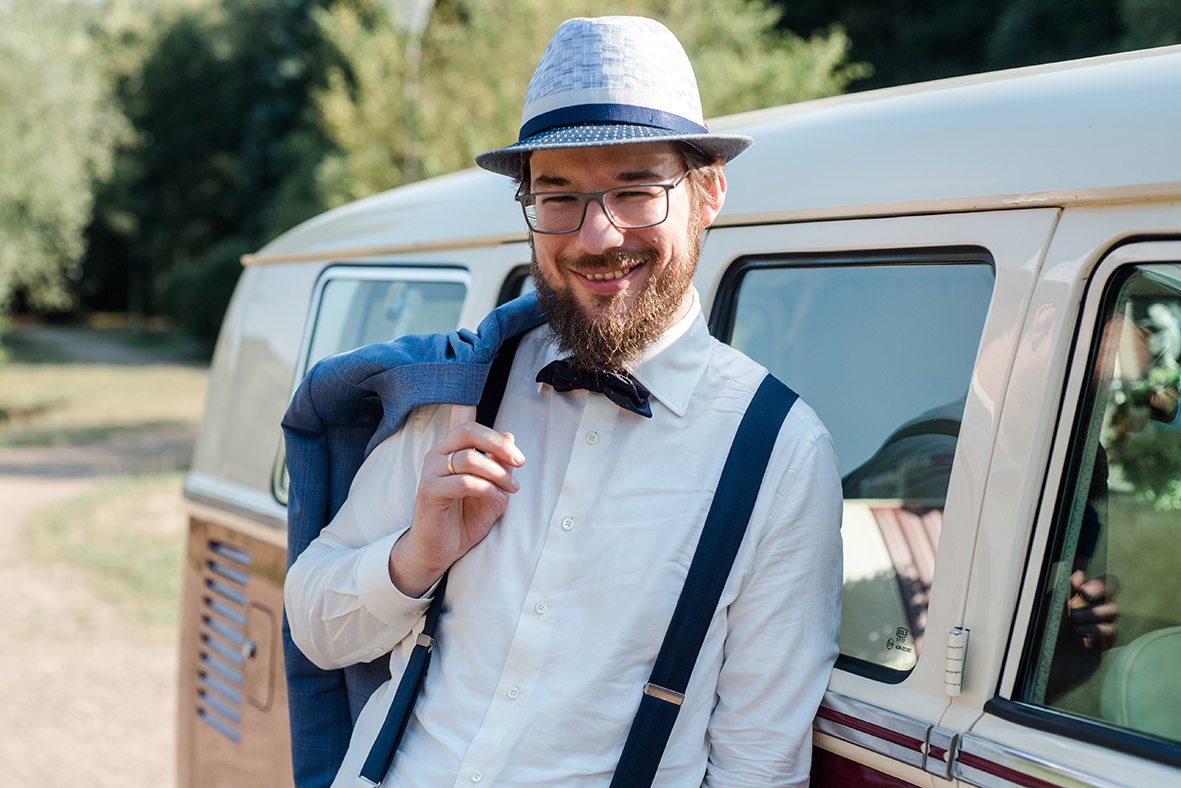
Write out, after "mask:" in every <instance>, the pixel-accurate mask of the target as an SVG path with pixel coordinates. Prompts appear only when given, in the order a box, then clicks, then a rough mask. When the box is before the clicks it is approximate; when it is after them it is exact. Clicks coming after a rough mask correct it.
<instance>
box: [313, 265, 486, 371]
mask: <svg viewBox="0 0 1181 788" xmlns="http://www.w3.org/2000/svg"><path fill="white" fill-rule="evenodd" d="M465 293H466V288H465V287H464V285H463V284H462V283H460V282H424V281H399V280H389V279H350V278H339V279H331V280H329V281H327V282H325V284H324V289H323V291H322V292H321V295H320V305H319V307H320V308H319V309H318V310H317V312H316V325H315V328H314V329H313V332H312V342H311V346H310V347H309V349H308V357H307V366H308V367H309V368H310V367H311V365H312V364H315V363H316V362H317V361H319V360H320V359H322V358H324V357H325V356H330V355H333V354H334V353H343V352H344V351H346V350H352V349H354V348H358V347H361V346H362V345H368V344H371V343H373V342H387V341H389V340H391V339H394V338H396V337H400V336H403V335H405V334H428V333H434V332H438V331H444V332H445V331H451V330H452V329H454V328H455V327H456V325H458V324H459V313H460V310H461V309H462V308H463V298H464V294H465Z"/></svg>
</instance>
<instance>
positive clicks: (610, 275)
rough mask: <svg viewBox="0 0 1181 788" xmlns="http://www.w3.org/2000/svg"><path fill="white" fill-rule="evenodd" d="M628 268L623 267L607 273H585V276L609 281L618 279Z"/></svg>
mask: <svg viewBox="0 0 1181 788" xmlns="http://www.w3.org/2000/svg"><path fill="white" fill-rule="evenodd" d="M630 270H631V269H630V268H623V269H620V270H618V271H612V272H610V273H607V274H587V275H586V278H587V279H590V280H592V281H595V282H610V281H611V280H613V279H619V278H620V277H622V276H623V275H624V274H626V273H627V272H628V271H630Z"/></svg>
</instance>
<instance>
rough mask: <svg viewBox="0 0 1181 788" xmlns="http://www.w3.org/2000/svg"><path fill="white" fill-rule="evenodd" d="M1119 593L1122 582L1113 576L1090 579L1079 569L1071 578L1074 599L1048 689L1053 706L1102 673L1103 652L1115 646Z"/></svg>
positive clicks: (1060, 632)
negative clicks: (1100, 670) (1116, 602)
mask: <svg viewBox="0 0 1181 788" xmlns="http://www.w3.org/2000/svg"><path fill="white" fill-rule="evenodd" d="M1117 593H1119V581H1118V580H1116V579H1115V578H1114V577H1112V576H1111V575H1107V576H1105V577H1097V578H1092V579H1087V575H1086V574H1085V573H1084V572H1083V571H1082V570H1078V571H1076V572H1074V573H1073V574H1072V575H1071V576H1070V599H1069V600H1067V603H1066V616H1065V618H1064V619H1063V621H1062V626H1060V627H1059V628H1058V641H1057V644H1056V645H1055V648H1054V659H1053V663H1052V666H1051V668H1050V680H1049V685H1048V687H1047V689H1046V700H1047V701H1048V702H1050V703H1051V704H1053V703H1054V702H1056V701H1057V700H1058V699H1059V698H1060V697H1061V696H1062V695H1063V694H1065V693H1066V692H1068V691H1069V690H1070V689H1072V688H1074V687H1076V686H1078V685H1079V684H1080V683H1082V682H1083V681H1085V680H1086V679H1088V678H1089V677H1090V676H1091V675H1092V674H1093V673H1094V672H1095V671H1096V670H1098V669H1099V663H1100V662H1101V661H1102V659H1103V652H1104V651H1105V650H1107V649H1109V648H1111V647H1112V646H1113V645H1114V644H1115V620H1116V619H1117V618H1119V606H1118V605H1116V604H1115V603H1114V602H1113V601H1112V600H1113V599H1115V595H1116V594H1117Z"/></svg>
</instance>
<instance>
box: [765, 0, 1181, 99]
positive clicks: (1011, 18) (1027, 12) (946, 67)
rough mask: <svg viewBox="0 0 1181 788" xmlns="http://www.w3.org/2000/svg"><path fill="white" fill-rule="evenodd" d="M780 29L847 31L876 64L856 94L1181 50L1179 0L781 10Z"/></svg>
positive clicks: (824, 0) (982, 1)
mask: <svg viewBox="0 0 1181 788" xmlns="http://www.w3.org/2000/svg"><path fill="white" fill-rule="evenodd" d="M771 1H772V2H774V4H775V5H777V6H778V7H779V8H781V9H782V10H783V17H782V19H781V21H780V25H781V26H782V27H785V28H787V29H791V30H795V31H797V32H800V33H806V32H808V31H811V30H817V29H825V28H827V27H828V26H829V25H831V24H833V23H838V24H840V25H841V26H843V27H844V29H845V30H846V31H847V33H848V35H849V38H850V39H851V40H852V48H851V49H850V53H849V54H850V57H852V58H854V59H856V60H867V61H869V62H870V63H873V66H874V72H873V75H872V76H870V77H869V78H865V79H861V80H858V81H857V82H856V83H854V85H853V86H852V89H854V90H867V89H870V88H877V87H886V86H890V85H904V84H909V83H912V82H921V81H923V80H929V79H942V78H944V77H953V76H959V75H961V74H974V73H978V72H982V71H991V70H995V69H999V68H1009V67H1012V66H1025V65H1033V64H1036V63H1049V62H1052V61H1056V60H1066V59H1069V58H1076V57H1089V56H1092V55H1102V54H1107V53H1109V52H1118V51H1121V50H1127V49H1137V48H1140V47H1149V46H1162V45H1165V44H1177V43H1181V3H1179V2H1177V0H951V1H950V2H948V0H771Z"/></svg>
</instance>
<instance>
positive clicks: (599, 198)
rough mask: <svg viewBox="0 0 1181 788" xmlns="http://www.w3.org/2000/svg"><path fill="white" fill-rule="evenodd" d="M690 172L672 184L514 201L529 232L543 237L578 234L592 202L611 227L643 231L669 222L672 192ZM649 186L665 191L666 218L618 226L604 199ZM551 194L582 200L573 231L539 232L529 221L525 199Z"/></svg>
mask: <svg viewBox="0 0 1181 788" xmlns="http://www.w3.org/2000/svg"><path fill="white" fill-rule="evenodd" d="M690 172H692V170H691V169H690V170H685V172H684V174H682V175H681V177H679V178H677V179H676V180H675V181H673V182H672V183H629V184H627V185H625V186H612V187H611V188H610V189H603V191H601V192H569V191H552V192H526V193H525V194H518V195H517V196H516V197H514V198H513V199H515V200H516V201H517V202H518V203H520V205H521V212H522V213H523V214H524V215H525V224H526V225H528V226H529V230H530V231H531V232H535V233H541V234H542V235H569V234H570V233H576V232H578V231H579V230H581V229H582V225H583V224H585V223H586V206H587V203H590V202H597V203H598V204H599V208H600V209H601V210H602V211H603V215H604V216H606V217H607V221H608V222H610V223H611V226H612V227H614V228H615V229H616V230H643V229H645V228H648V227H656V226H657V225H660V224H664V223H665V222H666V221H668V214H669V211H670V210H671V208H672V203H671V199H672V198H671V195H672V190H673V189H675V188H677V187H678V186H680V185H681V182H682V181H684V180H685V179H686V178H688V177H689V173H690ZM648 186H656V187H659V188H661V189H664V218H663V219H661V220H660V221H658V222H652V223H651V224H640V225H636V226H635V227H620V226H619V225H618V224H616V223H615V218H614V217H613V216H612V215H611V209H609V208H608V207H607V204H606V203H605V202H603V198H604V197H606V196H607V195H608V194H610V193H611V192H617V191H627V190H628V189H642V188H644V187H648ZM551 194H568V195H570V196H572V197H577V198H578V199H580V200H582V212H581V213H580V214H579V218H578V224H577V225H576V226H575V227H574V228H573V229H570V230H538V229H537V228H536V227H534V226H533V222H531V221H529V211H528V209H527V208H526V207H525V199H526V198H528V197H540V196H543V195H551Z"/></svg>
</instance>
